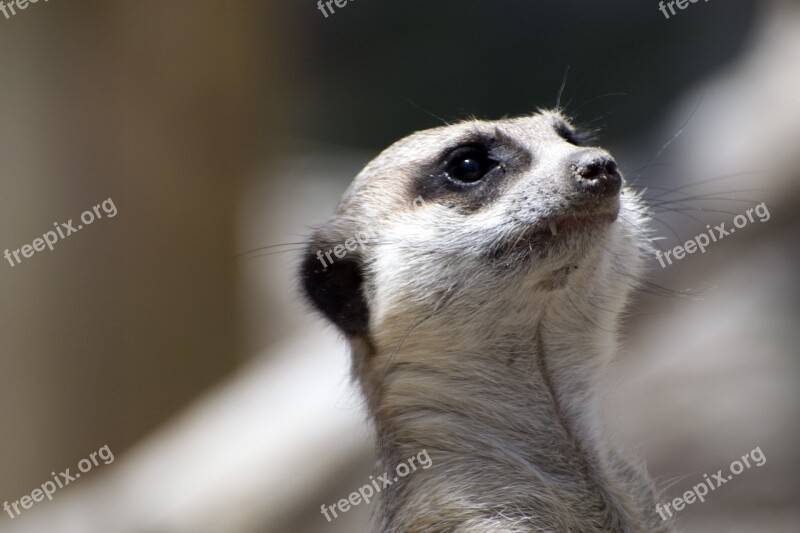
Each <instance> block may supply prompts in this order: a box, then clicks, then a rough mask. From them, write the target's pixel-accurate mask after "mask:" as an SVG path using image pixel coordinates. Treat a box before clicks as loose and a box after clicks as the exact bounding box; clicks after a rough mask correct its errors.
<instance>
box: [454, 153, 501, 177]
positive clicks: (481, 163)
mask: <svg viewBox="0 0 800 533" xmlns="http://www.w3.org/2000/svg"><path fill="white" fill-rule="evenodd" d="M496 166H497V161H494V160H493V159H492V158H491V157H489V153H488V152H487V151H486V150H485V149H482V148H480V147H477V146H465V147H461V148H457V149H456V150H455V151H454V152H453V153H452V154H451V155H450V157H449V158H448V162H447V168H446V170H445V173H446V174H447V177H448V178H450V179H451V180H453V181H457V182H460V183H475V182H477V181H480V180H481V179H483V177H484V176H485V175H486V174H488V173H489V172H491V171H492V170H493V169H494V168H495V167H496Z"/></svg>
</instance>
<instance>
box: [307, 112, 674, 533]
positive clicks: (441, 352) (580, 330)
mask: <svg viewBox="0 0 800 533" xmlns="http://www.w3.org/2000/svg"><path fill="white" fill-rule="evenodd" d="M420 199H421V201H420ZM646 220H647V213H646V210H645V208H644V206H643V204H642V203H641V201H640V200H639V198H638V197H637V196H636V195H635V194H633V193H632V192H631V191H630V190H629V189H628V188H626V186H625V184H624V182H623V178H622V176H621V173H620V170H619V169H618V166H617V163H616V162H615V160H614V159H613V158H612V157H611V155H609V153H608V152H607V151H606V150H604V149H602V148H598V147H596V146H593V145H592V143H591V142H590V141H589V138H588V137H587V135H585V133H584V132H582V131H581V130H580V129H578V128H576V127H575V126H573V124H572V123H571V122H570V121H569V120H568V119H567V117H565V116H564V115H563V114H562V113H561V112H560V111H558V110H554V111H539V112H537V113H535V114H533V115H532V116H525V117H520V118H512V119H504V120H499V121H482V120H469V121H465V122H462V123H458V124H454V125H447V126H443V127H438V128H435V129H430V130H425V131H420V132H417V133H414V134H412V135H410V136H408V137H406V138H404V139H402V140H400V141H398V142H397V143H395V144H394V145H392V146H391V147H389V148H388V149H386V150H385V151H384V152H382V153H381V154H380V155H379V156H378V157H376V158H375V159H374V160H373V161H372V162H370V163H369V164H368V165H367V166H366V167H365V168H364V169H363V170H362V171H361V172H360V173H359V174H358V176H356V178H355V179H354V181H353V183H352V184H351V186H350V187H349V189H348V190H347V192H346V193H345V194H344V196H343V198H342V200H341V203H340V205H339V207H338V209H337V211H336V214H335V216H334V217H333V219H332V220H330V222H329V223H327V224H326V225H324V226H322V227H320V228H318V229H317V230H316V231H315V232H314V234H313V235H312V237H311V238H310V241H309V243H308V246H307V249H306V253H305V255H304V256H303V260H302V265H301V267H300V277H301V284H302V288H303V290H304V292H305V295H306V296H307V299H308V300H309V301H310V302H311V304H312V305H313V306H314V307H315V308H316V309H317V310H318V311H320V312H321V313H322V314H323V315H324V316H325V317H327V319H329V320H330V321H331V322H332V323H333V324H335V325H336V326H337V327H338V329H339V330H340V331H341V332H342V333H343V334H344V336H346V338H347V340H348V341H349V344H350V347H351V351H352V368H353V376H354V379H355V380H356V381H357V382H358V384H359V385H360V388H361V390H362V392H363V396H364V398H365V404H366V409H367V411H368V413H369V417H370V419H371V421H372V423H373V424H374V428H375V433H376V436H377V449H378V456H379V462H380V464H381V466H382V468H384V469H385V470H387V471H389V472H392V469H393V468H394V466H395V465H398V464H400V463H401V462H403V461H405V460H406V459H408V458H409V457H412V456H414V455H415V454H418V453H419V452H420V450H423V449H424V450H427V452H428V453H429V454H430V458H431V460H432V463H433V466H432V467H431V468H429V469H425V470H417V471H415V472H414V473H413V474H411V475H408V476H406V477H403V478H402V479H398V480H396V481H395V482H393V483H392V484H391V485H389V486H385V487H383V492H382V501H381V504H380V505H381V507H380V510H379V512H378V521H379V529H380V531H382V532H385V533H389V532H465V533H466V532H474V533H479V532H480V533H488V532H508V533H511V532H533V531H536V532H589V531H605V532H608V531H614V532H648V533H652V532H662V531H672V528H671V526H670V525H669V524H668V523H666V522H664V521H663V520H662V519H661V518H660V517H659V516H658V515H657V513H656V510H655V506H656V500H657V492H656V490H655V488H654V484H653V483H652V481H651V480H650V479H649V477H648V476H647V474H646V473H645V472H644V468H643V467H641V466H640V465H639V463H638V462H637V461H633V460H629V459H627V458H626V457H624V454H623V453H622V452H620V451H618V450H616V449H614V448H613V447H612V446H611V445H610V444H609V439H608V437H607V436H606V435H605V431H604V426H603V424H602V422H601V419H600V416H599V413H598V411H599V406H598V402H597V399H596V397H597V391H596V390H595V382H596V381H597V380H596V378H597V377H598V375H599V374H600V373H601V372H602V371H603V368H604V366H605V365H606V363H607V362H608V361H609V360H610V359H611V358H612V356H613V355H614V353H615V351H616V349H617V340H616V338H617V329H618V325H619V318H620V313H621V312H622V311H623V309H624V308H625V306H626V303H627V301H628V297H629V294H630V292H631V290H632V289H633V288H634V287H636V285H637V280H639V279H640V278H641V274H642V270H643V263H644V259H643V257H644V255H645V253H647V251H648V250H649V249H650V248H649V247H650V244H649V242H650V241H649V238H648V233H647V230H646ZM359 234H366V235H370V236H371V238H370V239H369V241H368V242H367V243H366V244H365V245H364V246H352V247H351V246H349V245H348V246H345V243H349V242H354V241H353V240H354V239H355V238H356V236H357V235H359ZM333 245H340V246H341V251H342V252H343V253H342V254H341V257H340V256H339V255H338V254H337V257H336V260H335V261H333V262H326V266H324V267H323V265H322V263H321V262H320V261H319V260H318V257H317V252H318V251H319V250H328V249H330V248H331V247H332V246H333Z"/></svg>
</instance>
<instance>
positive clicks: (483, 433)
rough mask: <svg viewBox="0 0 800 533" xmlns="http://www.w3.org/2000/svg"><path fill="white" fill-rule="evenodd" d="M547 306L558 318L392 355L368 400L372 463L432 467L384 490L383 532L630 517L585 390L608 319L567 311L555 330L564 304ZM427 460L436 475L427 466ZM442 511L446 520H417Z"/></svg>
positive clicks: (610, 343) (606, 522) (608, 522)
mask: <svg viewBox="0 0 800 533" xmlns="http://www.w3.org/2000/svg"><path fill="white" fill-rule="evenodd" d="M554 308H558V309H560V311H559V313H560V315H559V316H549V315H548V314H547V313H546V312H542V311H540V312H539V313H538V314H537V316H538V320H536V321H535V323H534V324H530V323H529V324H527V325H523V324H514V323H513V322H512V323H509V324H507V326H506V327H504V328H502V329H499V330H497V331H484V332H481V334H482V338H483V339H484V340H483V342H482V343H480V344H478V343H476V341H475V336H474V335H470V333H469V332H467V331H464V332H461V333H462V335H459V334H454V335H453V338H455V339H463V342H460V341H459V340H454V341H453V342H452V344H451V345H450V346H443V347H438V348H427V347H422V346H409V347H406V348H405V349H403V350H401V351H400V352H398V353H397V354H396V358H395V363H394V364H393V367H392V369H391V372H389V373H388V374H387V376H386V380H385V383H384V384H383V391H382V394H381V399H380V401H378V402H376V403H375V404H373V410H374V415H375V416H374V418H375V421H376V426H377V429H378V434H379V439H380V450H381V460H382V462H383V464H384V466H385V467H386V468H387V470H389V469H392V468H394V467H395V465H397V464H399V463H401V462H403V461H405V460H406V459H408V458H409V457H411V456H412V455H414V454H416V453H418V452H419V451H420V450H422V449H425V450H427V451H428V452H429V453H430V454H431V457H432V458H433V461H434V466H433V468H431V469H429V470H427V471H421V472H415V473H414V474H413V475H411V476H408V477H407V478H404V479H401V480H399V481H398V483H397V484H395V485H393V486H391V487H389V488H388V489H387V491H388V492H387V495H386V502H385V503H386V508H385V510H384V517H385V520H386V522H385V524H392V526H391V527H389V526H388V525H385V528H384V530H386V531H394V530H398V531H400V530H404V531H405V530H414V531H416V530H417V529H413V528H412V529H408V528H409V527H411V526H410V525H409V523H408V522H407V521H408V520H410V519H411V518H410V517H415V518H414V520H416V522H414V527H420V528H422V529H421V530H434V529H425V528H431V527H433V526H434V525H436V527H457V526H458V527H463V526H464V524H467V523H473V522H474V523H475V524H479V523H481V524H483V525H481V526H476V527H478V529H475V531H494V530H495V529H492V528H491V527H495V526H491V527H490V524H498V525H497V527H500V524H502V527H505V528H508V527H509V524H510V523H516V524H521V525H520V526H519V528H518V529H497V530H498V531H500V530H502V531H528V530H533V529H528V528H532V524H533V522H531V524H528V528H526V527H524V525H525V521H526V520H527V519H528V518H531V520H532V519H533V517H536V520H537V521H536V522H535V524H536V527H539V528H541V527H543V524H545V525H546V524H547V522H546V521H545V522H543V519H542V517H543V516H545V515H546V514H547V513H548V511H550V512H552V519H553V520H554V522H553V523H552V524H550V525H551V526H552V527H553V528H554V529H555V530H562V531H563V530H581V527H583V528H584V529H583V530H592V529H586V528H587V524H600V526H602V527H610V528H611V529H612V530H615V531H628V530H629V529H626V528H625V527H623V526H622V524H624V523H628V522H630V521H632V519H631V518H630V516H629V515H630V514H631V512H630V509H631V508H634V507H636V506H637V505H636V504H635V503H634V502H632V501H629V498H628V496H627V494H626V493H625V490H623V489H622V488H620V487H619V486H618V485H622V484H621V483H619V484H618V483H617V482H616V479H615V477H614V476H615V475H617V474H612V471H617V472H618V471H619V465H616V464H615V465H614V468H611V466H610V464H609V463H610V462H612V461H614V460H615V459H614V457H613V454H612V453H610V452H607V449H608V448H607V446H606V444H605V442H604V439H603V436H602V430H601V428H600V427H598V426H599V425H598V423H597V420H598V416H597V412H596V411H597V407H596V401H595V394H594V392H593V389H594V381H595V378H596V376H597V374H598V373H599V372H600V370H601V367H602V366H603V362H604V361H606V360H608V358H609V356H610V355H611V351H612V350H613V349H614V339H613V337H614V336H613V335H612V334H610V333H608V331H611V328H612V327H613V326H609V329H608V330H605V329H604V327H603V324H604V323H608V322H613V321H610V320H604V317H602V316H600V315H599V314H598V316H592V317H587V316H583V315H581V314H575V315H572V321H573V324H572V325H570V327H564V325H563V321H562V317H565V316H570V306H569V305H565V304H564V303H561V304H560V305H559V306H557V307H554ZM583 313H585V311H583ZM528 316H530V315H528ZM574 322H579V323H580V324H582V326H575V325H574ZM441 326H442V325H441V324H434V325H432V326H431V327H441ZM437 463H438V466H440V470H439V471H441V472H445V471H446V472H448V474H447V476H446V477H445V476H443V475H438V474H437V470H438V469H437ZM559 487H564V490H563V491H562V490H559ZM575 487H580V489H579V490H575ZM414 494H426V497H428V501H424V502H423V501H420V500H419V499H418V498H415V497H414ZM554 505H556V506H561V508H560V510H561V511H562V512H555V509H554V508H553V506H554ZM410 508H414V509H413V510H412V509H410ZM565 508H567V509H573V510H575V514H574V515H569V514H568V513H564V512H563V510H564V509H565ZM436 509H439V511H436ZM442 509H448V511H446V512H441V510H442ZM579 510H580V511H579ZM581 512H584V513H585V515H586V516H584V517H581V516H580V513H581ZM443 516H446V517H448V518H447V519H448V520H451V521H452V522H448V523H447V524H444V525H442V524H439V523H438V522H434V521H430V522H427V521H426V520H438V519H440V518H441V517H443ZM569 516H571V518H565V517H569ZM398 520H399V521H400V522H398ZM565 520H566V522H565ZM398 523H400V526H399V529H393V528H396V527H398V526H397V524H398ZM515 527H516V526H515ZM403 528H406V529H403ZM481 528H483V529H481ZM537 530H538V529H537ZM631 530H632V531H633V530H635V529H631Z"/></svg>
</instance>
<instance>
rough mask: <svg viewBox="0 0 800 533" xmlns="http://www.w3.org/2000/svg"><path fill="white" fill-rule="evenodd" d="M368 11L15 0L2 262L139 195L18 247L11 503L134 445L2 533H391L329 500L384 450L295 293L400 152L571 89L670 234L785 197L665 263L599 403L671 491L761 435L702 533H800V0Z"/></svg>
mask: <svg viewBox="0 0 800 533" xmlns="http://www.w3.org/2000/svg"><path fill="white" fill-rule="evenodd" d="M351 2H352V3H348V4H347V5H346V6H345V7H344V8H337V10H336V12H335V13H334V14H333V15H330V16H329V17H328V18H326V17H324V16H323V14H322V13H321V12H320V11H319V10H318V9H317V5H316V3H315V2H314V0H302V1H294V2H291V5H289V2H280V3H279V2H272V1H261V2H256V1H245V0H231V1H228V2H217V1H215V2H212V1H207V0H193V1H191V2H189V1H188V0H177V1H172V2H155V1H152V0H139V1H135V2H134V1H133V0H119V1H114V2H110V1H108V2H100V1H93V0H71V1H70V2H66V1H58V0H54V1H51V2H48V3H45V2H38V3H35V4H28V6H27V7H26V8H25V9H17V10H16V14H14V15H11V16H8V17H6V16H3V15H1V14H0V49H2V51H3V53H2V55H0V66H2V68H0V89H1V90H0V95H1V96H0V251H2V250H5V249H7V248H8V249H11V250H14V249H17V248H20V247H21V246H22V245H24V244H26V243H31V242H32V241H33V240H34V239H35V238H37V237H40V236H41V235H42V234H43V233H45V232H47V231H49V230H50V229H52V227H53V223H54V222H67V221H68V220H70V219H74V220H76V221H77V219H78V218H79V217H80V215H81V213H82V212H83V211H85V210H86V209H91V207H92V206H94V205H96V204H99V203H101V202H102V201H104V200H106V199H108V198H112V199H113V201H114V204H115V205H116V207H117V208H118V214H117V215H116V216H115V217H113V218H103V219H102V220H99V221H97V222H95V223H94V224H92V225H91V226H87V227H86V228H84V229H82V230H81V231H80V232H78V233H76V234H73V235H71V236H69V237H67V238H66V239H64V240H63V241H60V242H58V243H57V244H56V246H55V250H53V251H44V252H40V253H37V254H35V255H34V256H33V257H31V258H28V259H25V260H24V261H23V262H22V263H21V264H18V265H16V266H14V267H11V266H10V264H9V263H7V262H5V261H4V262H3V263H2V264H0V294H2V299H1V300H0V339H2V344H0V405H2V406H3V407H4V409H3V412H4V416H3V417H2V420H3V423H2V424H0V451H1V452H2V453H0V502H2V501H9V502H14V501H17V500H19V499H20V498H21V497H22V496H24V495H26V494H28V495H30V494H31V492H32V491H33V490H34V489H35V488H37V487H38V486H40V485H41V484H42V483H44V482H46V481H48V480H50V479H51V478H52V475H51V472H56V473H58V472H62V471H64V470H65V469H66V468H71V469H72V471H73V473H74V472H75V471H76V470H77V466H76V465H77V464H78V462H79V461H80V460H81V459H84V458H86V457H88V456H89V454H91V453H92V452H94V451H95V450H98V449H99V448H101V447H102V446H104V445H108V446H109V448H110V449H111V450H112V451H113V453H114V456H115V460H114V461H113V462H112V463H111V464H108V465H105V464H103V463H100V465H99V466H97V467H95V468H94V469H93V470H92V471H91V472H88V473H86V474H84V476H83V477H82V478H81V479H79V480H76V481H75V482H73V483H71V484H70V485H69V486H68V487H65V488H64V489H62V490H59V491H58V492H57V493H56V495H55V500H54V501H52V502H49V501H47V500H45V501H44V502H41V503H37V504H36V505H34V506H33V508H32V509H30V510H25V511H24V513H23V514H22V515H21V516H18V517H16V518H14V519H12V518H11V517H10V516H9V515H8V514H3V513H0V532H5V531H9V532H51V531H52V532H76V533H78V532H103V533H107V532H170V533H171V532H233V533H236V532H265V531H266V532H303V533H305V532H329V533H339V532H355V531H371V529H370V525H369V519H370V513H371V511H373V509H371V508H370V507H368V506H364V505H362V506H359V507H357V508H355V509H353V510H351V511H349V512H348V513H346V514H345V515H343V516H341V517H340V518H338V519H336V520H335V521H334V522H332V523H328V522H327V521H326V520H325V518H324V517H323V516H322V515H321V514H320V505H321V504H323V503H325V504H330V503H333V502H335V501H338V500H339V499H341V498H343V497H346V496H347V495H348V494H349V493H350V492H352V491H353V490H356V489H357V488H358V487H360V486H361V485H363V484H364V483H365V482H366V480H368V477H369V475H370V474H372V473H373V469H374V465H373V457H372V447H371V436H370V433H369V427H368V425H367V423H366V422H365V419H364V413H363V411H362V409H361V406H360V402H359V399H358V397H357V394H356V392H355V390H354V388H353V387H352V386H351V385H350V383H349V378H348V360H347V352H346V347H345V344H344V342H343V341H342V340H341V339H340V338H339V337H338V336H337V334H336V333H335V332H334V331H333V330H332V328H330V327H328V326H326V325H325V324H324V323H323V322H322V321H321V320H319V319H318V318H317V317H316V316H314V315H313V314H312V313H310V312H309V311H308V310H307V309H306V308H305V307H304V305H303V304H302V302H300V301H299V298H298V296H297V293H296V280H295V276H294V271H295V268H296V262H297V251H298V250H299V249H300V244H299V243H301V242H302V240H303V238H304V235H306V234H307V233H308V232H309V230H310V228H311V227H313V226H314V225H317V224H321V223H324V221H325V220H326V219H327V218H328V217H329V216H330V215H331V214H332V212H333V209H334V207H335V205H336V202H337V200H338V197H339V196H340V195H341V194H342V192H343V191H344V189H345V187H346V186H347V184H348V182H349V181H350V180H351V179H352V177H353V176H354V175H355V174H356V173H357V172H358V170H359V169H360V168H361V167H362V166H363V165H364V164H365V163H366V162H368V161H369V160H370V159H371V158H372V157H374V156H375V155H376V154H377V152H378V151H379V150H380V149H382V148H383V147H385V146H386V145H388V144H390V143H391V142H393V141H394V140H396V139H398V138H399V137H402V136H404V135H406V134H408V133H410V132H412V131H415V130H418V129H422V128H427V127H431V126H435V125H438V124H440V123H441V122H442V121H454V120H458V119H461V118H466V117H469V116H478V117H485V118H499V117H502V116H505V115H518V114H524V113H529V112H532V111H534V110H535V109H536V108H538V107H554V106H555V105H556V101H557V95H558V93H559V89H560V87H561V85H562V83H564V82H565V86H564V90H563V96H562V98H561V104H562V106H563V107H565V108H566V111H567V113H569V114H571V115H572V116H573V117H574V118H575V120H576V122H578V123H579V124H585V125H588V126H589V127H594V128H597V129H599V130H600V142H601V143H602V144H603V146H605V147H606V148H608V149H610V150H611V152H612V153H613V154H615V156H616V158H617V160H618V161H619V162H620V164H621V166H622V168H623V170H624V171H625V172H626V174H627V176H628V179H629V180H631V181H633V182H635V184H636V186H637V187H640V188H643V189H644V188H647V189H646V190H647V193H646V194H647V198H648V199H649V200H650V203H651V204H652V205H653V206H654V214H655V217H656V219H657V220H655V221H654V222H653V230H654V232H655V233H656V234H657V235H660V236H663V237H664V238H665V240H664V241H661V243H662V247H663V248H664V249H667V248H670V247H672V246H674V245H675V244H678V243H681V242H684V241H686V240H689V239H691V238H693V237H694V236H695V235H697V234H699V233H702V232H703V231H704V230H705V225H706V224H710V223H716V224H718V223H719V222H721V221H728V225H730V222H729V221H730V220H732V219H733V216H735V215H736V214H738V213H743V212H744V211H745V209H747V208H751V207H753V206H755V205H756V204H760V203H762V202H765V203H766V205H767V206H768V208H769V211H770V214H771V217H770V220H769V221H767V222H764V223H756V224H752V225H750V226H749V227H747V228H746V229H743V230H742V231H741V232H740V233H737V234H736V235H735V236H732V237H728V238H726V240H724V241H722V242H719V243H716V244H715V245H714V246H712V247H710V248H709V249H708V250H707V252H706V253H705V254H703V255H698V254H695V255H692V256H689V257H687V258H686V259H684V260H682V261H681V262H679V263H678V264H676V265H674V266H672V267H670V268H668V269H661V267H660V266H659V265H658V263H657V261H655V260H654V259H653V260H651V261H650V266H651V272H650V279H651V283H652V284H651V285H648V286H646V287H645V289H644V290H643V291H642V292H641V294H640V296H639V297H638V299H637V302H636V305H635V307H634V309H633V310H632V313H631V316H630V317H629V318H628V320H627V322H626V328H625V329H626V332H625V342H624V344H623V352H622V353H621V354H620V357H619V360H618V361H617V362H616V363H615V364H614V366H613V367H612V368H611V369H610V370H609V373H608V376H606V377H605V378H604V379H605V383H604V387H603V390H605V391H607V397H605V398H604V400H605V402H606V406H607V411H608V419H609V421H610V423H611V424H612V426H613V428H614V431H615V434H616V435H617V438H618V440H619V442H620V444H621V445H623V446H626V447H627V448H628V449H630V450H631V453H634V454H636V455H638V456H640V457H642V458H643V459H645V460H646V461H647V464H648V468H649V470H650V472H651V473H652V474H653V476H654V477H656V479H657V480H658V482H659V484H660V485H661V486H662V487H665V488H666V491H667V493H668V494H669V495H670V497H676V496H680V495H682V494H683V493H684V492H685V491H686V490H689V489H690V488H691V487H692V486H693V485H695V484H696V483H698V482H699V480H702V475H703V474H705V473H708V474H712V473H714V472H716V471H717V470H718V469H727V468H728V465H729V464H730V463H731V461H733V460H735V459H737V458H740V457H741V456H742V455H744V454H745V453H747V452H749V451H750V450H752V449H754V448H756V447H760V448H761V450H762V451H763V452H764V455H765V456H766V458H767V462H766V464H765V465H764V466H763V467H759V468H754V469H750V470H746V471H745V472H744V473H742V474H741V475H740V476H738V477H737V478H736V481H735V482H731V483H729V484H726V485H725V486H724V487H722V488H720V489H719V490H718V491H715V492H713V493H712V494H711V495H710V496H709V497H708V499H707V501H706V502H705V503H702V504H694V505H691V506H689V507H687V509H686V510H684V511H682V512H681V513H680V514H679V515H678V520H677V525H678V526H679V527H680V528H681V529H682V530H685V531H690V532H691V531H699V532H717V531H726V532H740V531H741V532H788V531H798V525H797V524H799V523H800V506H799V505H798V503H799V502H798V498H799V497H800V481H798V480H800V476H798V474H800V469H799V468H798V467H800V455H799V454H798V451H797V450H798V444H800V423H799V421H800V417H798V414H800V413H798V411H799V410H800V393H798V390H800V389H799V388H798V384H800V365H799V364H798V355H800V354H798V348H797V346H800V328H798V327H797V326H798V321H797V318H798V315H799V314H800V313H799V312H798V311H800V309H799V308H800V283H798V278H797V274H796V272H797V271H798V267H800V251H799V250H800V248H798V246H797V245H798V243H800V238H799V237H800V227H798V223H797V219H796V216H795V213H796V211H797V209H798V208H799V207H800V182H799V181H798V180H799V179H800V172H798V170H797V169H798V168H800V152H799V151H798V150H797V142H798V139H800V96H798V95H800V5H797V3H796V1H795V0H758V1H756V0H726V2H724V3H723V2H708V3H705V2H698V3H696V4H690V6H689V7H688V8H687V9H686V10H683V11H679V12H678V14H677V15H675V16H673V17H671V18H670V19H668V20H667V19H666V18H665V17H664V16H663V15H662V13H661V12H660V11H659V10H658V3H657V2H656V1H655V0H647V1H640V2H636V3H635V5H633V3H632V2H623V1H620V0H610V1H606V2H602V3H600V2H596V1H592V0H570V1H568V2H554V1H550V2H511V1H509V0H506V1H500V2H495V3H492V4H489V3H488V2H474V3H471V4H467V3H466V2H458V1H454V0H441V1H439V2H435V3H432V2H423V1H420V0H416V1H413V0H412V1H407V2H402V3H396V2H395V3H391V2H388V1H382V0H361V1H358V2H355V1H353V0H351ZM567 69H568V70H569V72H568V75H566V76H565V72H566V71H567ZM678 132H682V134H681V135H680V136H679V137H678V138H677V139H675V140H674V142H672V143H671V144H670V145H669V147H668V148H666V149H665V150H663V153H661V154H660V156H659V157H658V159H657V160H656V155H657V154H659V152H660V151H661V150H662V147H664V145H665V144H666V143H667V142H668V141H669V140H670V139H672V138H673V137H674V136H675V135H676V134H677V133H678ZM654 163H655V164H654ZM273 245H282V246H278V247H273V248H265V247H269V246H273Z"/></svg>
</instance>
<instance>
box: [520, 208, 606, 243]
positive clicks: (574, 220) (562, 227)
mask: <svg viewBox="0 0 800 533" xmlns="http://www.w3.org/2000/svg"><path fill="white" fill-rule="evenodd" d="M618 215H619V209H618V208H614V209H602V210H593V211H589V212H573V213H567V214H562V215H556V216H554V217H552V218H550V219H549V220H547V221H546V222H544V223H543V224H541V225H537V226H536V227H534V228H532V230H531V231H530V236H533V235H534V234H543V235H548V234H549V236H550V237H559V236H562V237H564V236H565V235H566V234H571V233H574V232H582V231H587V230H592V229H600V228H605V227H607V226H608V225H610V224H612V223H614V222H615V221H616V220H617V216H618Z"/></svg>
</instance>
